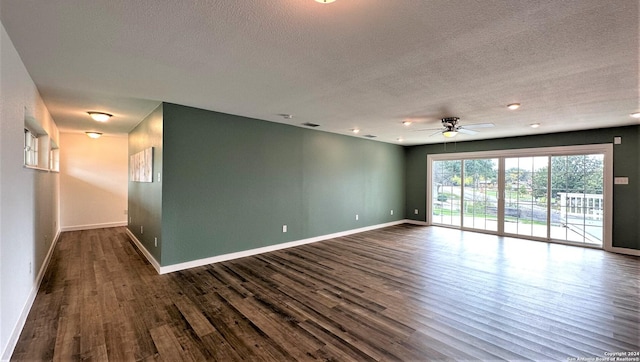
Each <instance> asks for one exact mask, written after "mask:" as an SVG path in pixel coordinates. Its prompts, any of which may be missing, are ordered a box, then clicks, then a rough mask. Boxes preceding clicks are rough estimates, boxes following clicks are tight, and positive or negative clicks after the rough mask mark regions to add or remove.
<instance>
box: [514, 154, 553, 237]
mask: <svg viewBox="0 0 640 362" xmlns="http://www.w3.org/2000/svg"><path fill="white" fill-rule="evenodd" d="M504 164H505V184H504V193H503V194H504V203H505V205H504V232H505V233H507V234H516V235H522V236H534V237H539V238H547V237H548V234H547V229H548V228H547V226H548V219H547V218H548V216H549V213H548V205H547V201H548V200H547V189H548V186H547V184H548V182H549V178H548V167H549V157H547V156H544V157H509V158H505V160H504Z"/></svg>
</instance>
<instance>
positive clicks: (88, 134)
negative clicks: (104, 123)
mask: <svg viewBox="0 0 640 362" xmlns="http://www.w3.org/2000/svg"><path fill="white" fill-rule="evenodd" d="M85 133H86V134H87V136H89V138H93V139H96V138H100V137H101V136H102V133H100V132H85Z"/></svg>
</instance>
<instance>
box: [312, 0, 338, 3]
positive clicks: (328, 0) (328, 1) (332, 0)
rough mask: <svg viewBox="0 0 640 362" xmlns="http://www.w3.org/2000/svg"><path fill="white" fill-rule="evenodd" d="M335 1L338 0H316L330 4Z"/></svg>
mask: <svg viewBox="0 0 640 362" xmlns="http://www.w3.org/2000/svg"><path fill="white" fill-rule="evenodd" d="M334 1H336V0H316V2H317V3H320V4H330V3H332V2H334Z"/></svg>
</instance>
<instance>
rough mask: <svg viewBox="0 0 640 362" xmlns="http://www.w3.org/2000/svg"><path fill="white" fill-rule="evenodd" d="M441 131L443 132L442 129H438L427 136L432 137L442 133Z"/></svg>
mask: <svg viewBox="0 0 640 362" xmlns="http://www.w3.org/2000/svg"><path fill="white" fill-rule="evenodd" d="M442 132H444V130H438V131H437V132H435V133H432V134H430V135H429V137H433V136H435V135H439V134H442Z"/></svg>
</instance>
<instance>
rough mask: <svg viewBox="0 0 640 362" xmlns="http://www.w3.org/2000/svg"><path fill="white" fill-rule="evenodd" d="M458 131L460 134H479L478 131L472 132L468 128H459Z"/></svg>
mask: <svg viewBox="0 0 640 362" xmlns="http://www.w3.org/2000/svg"><path fill="white" fill-rule="evenodd" d="M456 131H458V132H460V133H464V134H476V133H478V132H476V131H472V130H470V129H467V127H465V128H462V127H459V128H458V129H457V130H456Z"/></svg>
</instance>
